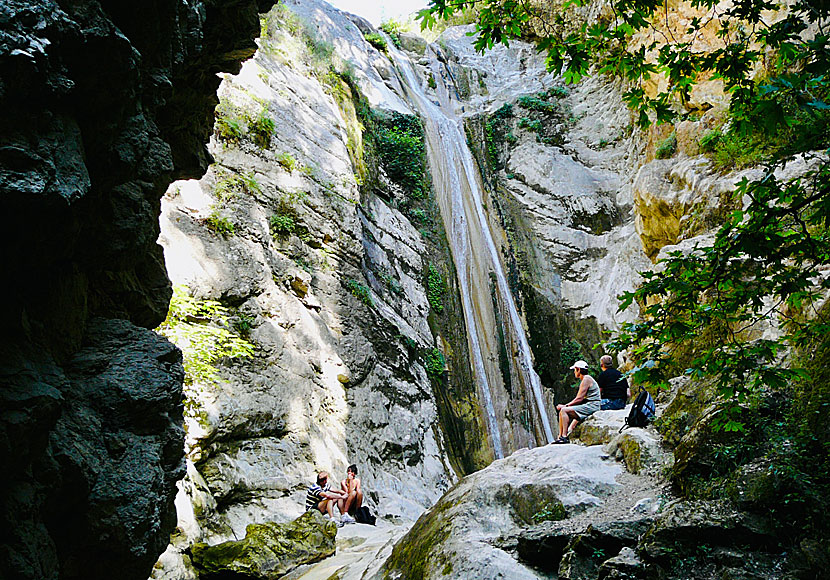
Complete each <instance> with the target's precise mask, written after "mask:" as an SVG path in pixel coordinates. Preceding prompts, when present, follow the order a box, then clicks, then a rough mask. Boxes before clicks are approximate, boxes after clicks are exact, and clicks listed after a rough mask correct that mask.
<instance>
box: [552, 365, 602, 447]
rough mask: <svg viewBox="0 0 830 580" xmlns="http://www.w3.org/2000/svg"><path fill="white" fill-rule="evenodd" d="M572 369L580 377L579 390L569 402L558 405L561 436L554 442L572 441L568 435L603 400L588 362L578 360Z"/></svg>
mask: <svg viewBox="0 0 830 580" xmlns="http://www.w3.org/2000/svg"><path fill="white" fill-rule="evenodd" d="M571 369H573V372H574V377H576V378H577V379H579V390H577V392H576V396H575V397H574V398H573V400H571V401H570V402H569V403H565V404H564V405H556V410H557V411H559V438H558V439H557V440H556V441H554V443H570V442H571V441H570V439H569V438H568V437H569V436H570V434H571V431H573V430H574V427H576V425H577V423H579V422H580V421H584V420H585V419H587V418H588V417H590V416H591V415H593V414H594V413H596V412H597V411H599V408H600V404H601V402H602V399H601V397H600V393H599V385H598V384H597V382H596V381H595V380H594V377H592V376H591V375H589V374H588V363H586V362H585V361H584V360H578V361H576V362H575V363H574V364H573V366H571Z"/></svg>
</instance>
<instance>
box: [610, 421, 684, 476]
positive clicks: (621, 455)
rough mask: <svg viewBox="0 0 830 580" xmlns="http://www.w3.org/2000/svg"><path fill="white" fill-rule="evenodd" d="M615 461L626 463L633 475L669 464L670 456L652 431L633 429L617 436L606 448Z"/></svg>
mask: <svg viewBox="0 0 830 580" xmlns="http://www.w3.org/2000/svg"><path fill="white" fill-rule="evenodd" d="M605 451H606V452H607V453H608V454H609V455H611V456H612V457H613V458H614V459H617V460H618V461H622V462H623V463H625V466H626V468H627V469H628V471H630V472H631V473H635V474H637V473H640V471H642V470H644V469H649V468H651V467H654V466H657V465H663V464H665V463H667V462H668V458H669V457H670V455H669V454H668V453H665V452H662V451H661V449H660V440H659V439H658V438H657V437H656V436H655V434H654V433H653V432H652V431H651V430H650V429H641V428H638V427H631V428H629V429H626V430H625V431H623V432H622V433H618V434H617V435H615V436H614V437H613V438H612V439H611V441H609V442H608V444H607V445H606V446H605Z"/></svg>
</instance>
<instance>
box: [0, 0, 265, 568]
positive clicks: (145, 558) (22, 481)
mask: <svg viewBox="0 0 830 580" xmlns="http://www.w3.org/2000/svg"><path fill="white" fill-rule="evenodd" d="M272 4H273V3H272V2H269V1H265V0H262V1H258V2H257V1H248V0H246V1H232V2H201V1H188V2H174V1H160V2H152V3H150V2H132V3H122V2H109V1H107V2H98V1H83V0H82V1H77V2H76V1H73V2H64V1H60V2H54V1H41V2H25V1H19V0H13V1H11V2H3V3H2V5H0V79H2V81H0V104H2V112H0V127H2V130H1V131H0V191H2V201H0V203H2V207H3V215H5V216H6V226H5V227H4V228H3V232H2V234H0V236H2V239H0V246H2V260H1V261H0V262H2V266H0V268H2V279H3V288H2V291H0V292H2V297H3V308H2V323H0V329H2V330H0V332H2V343H1V344H2V348H1V349H0V377H2V378H1V379H0V384H2V386H1V387H0V414H1V415H2V423H0V425H1V426H0V450H1V451H0V458H2V463H3V466H4V474H3V477H2V482H1V483H0V495H2V500H0V501H2V509H1V510H0V513H1V514H2V516H0V517H2V520H0V521H2V532H0V537H2V541H0V543H2V549H1V550H0V554H2V557H0V576H3V577H8V578H40V579H42V578H58V577H61V578H111V577H112V571H113V570H118V571H119V576H120V577H122V578H145V577H146V576H147V574H148V573H149V570H150V568H151V566H152V564H153V562H154V561H155V559H156V558H157V555H158V553H159V552H160V551H161V550H163V547H164V545H165V544H166V543H167V541H168V536H169V533H170V531H171V530H172V528H173V526H174V525H175V512H174V509H173V498H174V493H175V482H176V480H178V479H179V478H180V477H181V476H182V475H183V473H184V464H183V461H182V439H183V431H182V398H181V382H182V368H181V355H180V353H179V351H178V349H176V348H175V347H173V346H172V345H171V344H170V343H169V342H167V341H166V340H164V339H161V338H160V337H158V336H157V335H156V334H155V333H153V332H151V331H150V330H148V329H149V328H152V327H155V326H156V325H157V324H158V323H159V322H160V321H162V320H163V319H164V317H165V315H166V312H167V305H168V301H169V298H170V283H169V282H168V279H167V275H166V272H165V268H164V263H163V257H162V252H161V247H160V246H158V245H157V243H156V238H157V237H158V232H159V227H158V213H159V200H160V197H161V195H162V194H163V192H164V190H165V189H166V187H167V185H168V184H169V183H170V182H171V181H172V180H173V179H175V178H181V177H185V176H190V177H196V176H199V175H201V174H202V173H203V172H204V171H205V169H206V167H207V163H208V159H209V157H208V154H207V152H206V150H205V147H204V143H205V142H206V141H207V136H208V133H209V132H210V128H211V126H212V123H213V107H214V106H215V103H216V88H217V86H218V82H219V79H218V78H216V76H215V75H216V73H217V72H219V71H236V70H238V66H239V63H240V61H241V60H243V59H245V58H247V57H249V56H251V55H252V54H253V50H254V48H255V45H254V44H253V38H254V37H255V36H256V34H257V32H258V26H259V21H258V12H260V11H264V10H267V9H268V8H269V7H270V6H271V5H272Z"/></svg>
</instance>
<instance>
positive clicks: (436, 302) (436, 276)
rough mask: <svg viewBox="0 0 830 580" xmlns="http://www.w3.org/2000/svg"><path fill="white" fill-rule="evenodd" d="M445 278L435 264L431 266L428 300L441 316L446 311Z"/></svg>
mask: <svg viewBox="0 0 830 580" xmlns="http://www.w3.org/2000/svg"><path fill="white" fill-rule="evenodd" d="M444 292H445V285H444V278H443V277H442V276H441V272H439V271H438V269H437V268H436V267H435V265H434V264H430V265H429V274H428V275H427V300H428V301H429V305H430V306H431V307H432V309H433V310H434V311H435V312H436V313H438V314H441V313H442V312H443V311H444Z"/></svg>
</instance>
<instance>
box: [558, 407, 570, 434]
mask: <svg viewBox="0 0 830 580" xmlns="http://www.w3.org/2000/svg"><path fill="white" fill-rule="evenodd" d="M567 409H568V408H567V407H562V408H561V409H560V410H559V436H560V437H564V436H565V434H566V433H567V432H568V423H569V422H570V420H571V418H570V416H569V415H568V411H567Z"/></svg>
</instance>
